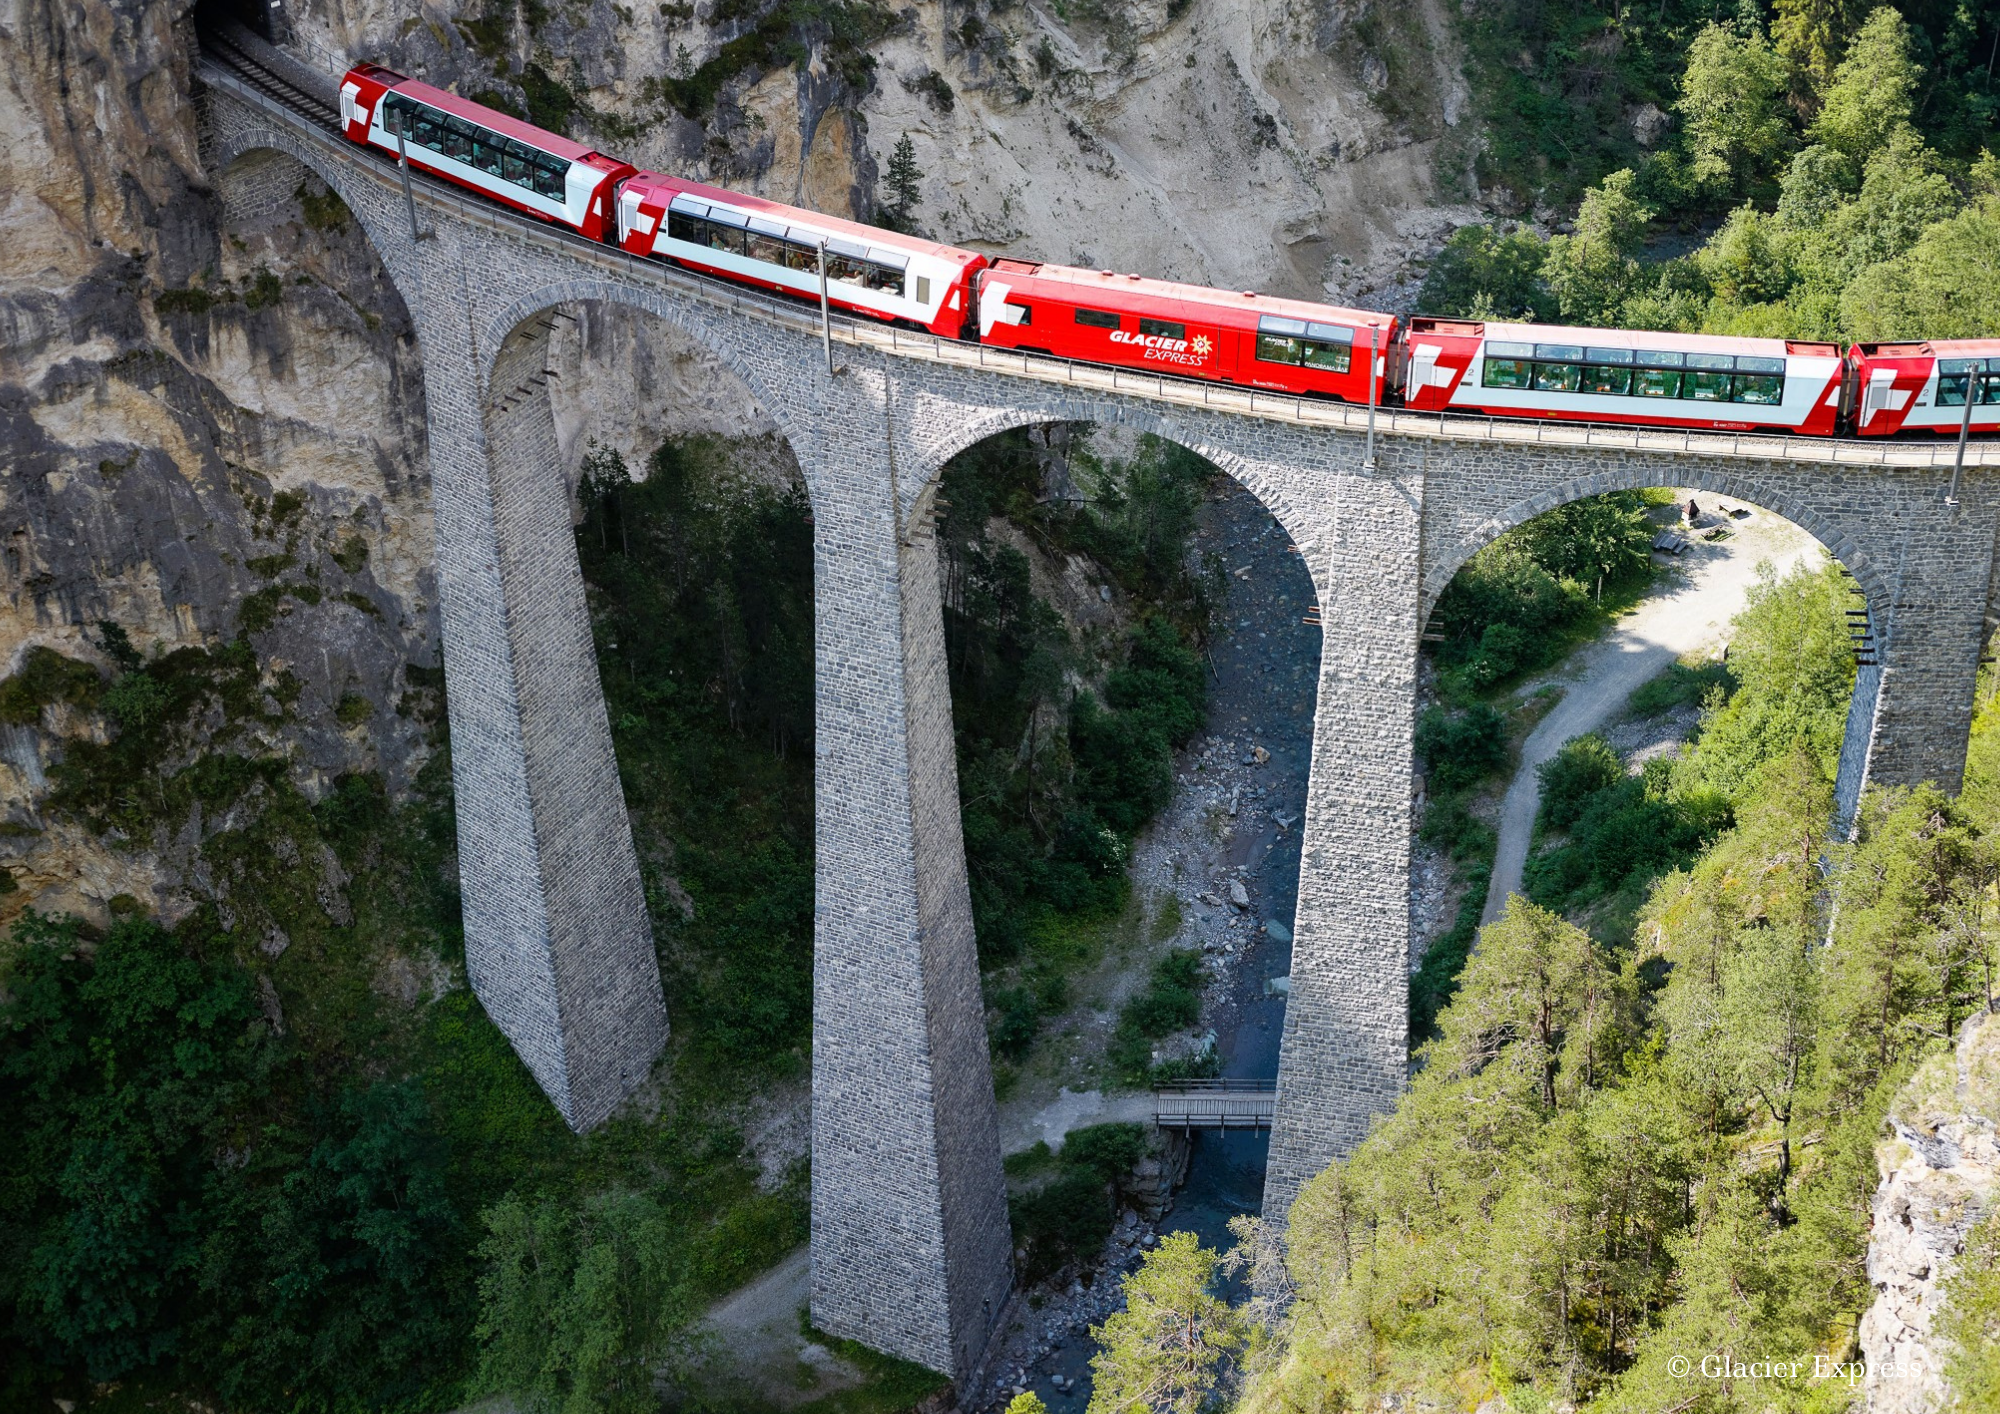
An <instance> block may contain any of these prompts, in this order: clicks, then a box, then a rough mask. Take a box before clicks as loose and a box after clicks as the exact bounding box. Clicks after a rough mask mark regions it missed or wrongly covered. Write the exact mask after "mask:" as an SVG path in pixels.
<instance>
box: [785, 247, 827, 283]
mask: <svg viewBox="0 0 2000 1414" xmlns="http://www.w3.org/2000/svg"><path fill="white" fill-rule="evenodd" d="M785 268H786V269H788V270H804V271H808V272H810V273H811V274H814V275H817V274H819V247H818V246H816V245H800V244H799V243H798V242H797V241H786V242H785Z"/></svg>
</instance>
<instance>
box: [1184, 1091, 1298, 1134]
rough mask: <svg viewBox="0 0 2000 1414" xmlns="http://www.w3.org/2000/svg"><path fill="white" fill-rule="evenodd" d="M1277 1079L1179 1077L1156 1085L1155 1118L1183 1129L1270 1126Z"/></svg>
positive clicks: (1267, 1127)
mask: <svg viewBox="0 0 2000 1414" xmlns="http://www.w3.org/2000/svg"><path fill="white" fill-rule="evenodd" d="M1277 1094H1278V1082H1277V1081H1275V1080H1235V1079H1224V1080H1175V1081H1170V1082H1168V1083H1166V1084H1162V1085H1155V1086H1154V1087H1153V1121H1154V1123H1156V1124H1158V1125H1159V1126H1160V1128H1162V1129H1178V1130H1180V1131H1181V1132H1182V1133H1187V1132H1188V1131H1190V1130H1196V1129H1269V1128H1270V1127H1271V1111H1272V1108H1273V1107H1274V1105H1275V1104H1276V1102H1277Z"/></svg>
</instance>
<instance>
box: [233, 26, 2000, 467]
mask: <svg viewBox="0 0 2000 1414" xmlns="http://www.w3.org/2000/svg"><path fill="white" fill-rule="evenodd" d="M200 39H201V42H202V49H201V62H200V63H199V64H198V66H197V74H198V76H199V77H200V78H201V80H202V81H203V82H204V83H205V84H207V85H208V86H209V87H211V88H213V89H218V90H220V91H223V92H227V93H230V94H232V95H233V96H235V97H236V98H238V99H240V100H242V101H245V102H247V103H249V104H250V105H251V106H252V107H255V108H260V109H263V110H265V111H267V112H270V113H272V114H273V115H274V116H277V117H279V118H280V119H282V120H283V121H285V122H286V123H288V124H289V125H291V126H292V127H293V128H295V129H297V128H303V129H304V130H305V133H306V135H308V136H310V138H311V139H312V140H313V141H314V142H315V143H316V145H318V146H320V147H321V148H322V149H323V150H324V154H325V155H326V156H327V157H328V158H329V159H331V160H333V161H336V162H339V163H340V164H342V165H343V166H345V167H347V168H348V169H349V170H352V171H355V172H358V173H361V174H363V175H365V176H366V177H367V178H368V179H369V180H372V181H375V182H377V183H380V184H382V185H385V186H390V187H397V188H400V186H401V183H402V181H403V180H404V178H403V176H402V175H401V174H400V173H399V171H398V169H397V165H396V163H395V162H394V161H393V160H391V159H389V158H387V157H386V156H384V155H381V154H378V153H376V152H374V151H373V150H371V149H366V148H362V147H359V146H357V145H355V144H353V143H350V142H348V141H347V140H346V139H345V138H344V137H342V136H341V135H340V132H339V129H338V127H337V125H336V114H335V110H334V109H333V107H332V106H331V104H330V103H329V102H328V101H327V100H326V99H323V98H321V97H319V96H318V95H316V94H314V93H312V92H311V90H310V89H309V88H308V87H307V86H306V85H305V84H304V83H302V82H299V81H298V80H296V79H295V78H293V77H291V76H288V75H286V74H284V73H282V72H280V71H279V69H278V68H276V67H275V66H274V65H272V64H271V63H269V62H266V61H265V60H263V59H261V58H259V57H258V56H257V55H256V54H254V53H252V52H251V48H250V46H247V45H246V44H244V43H243V42H241V41H240V40H239V39H238V38H236V37H234V36H232V35H229V34H224V33H219V32H216V31H213V30H206V29H205V30H203V31H202V32H201V34H200ZM280 53H281V54H282V51H280ZM282 57H283V59H284V61H285V62H287V63H290V64H297V65H299V67H300V69H301V71H302V72H305V73H311V74H313V75H314V76H315V77H317V78H319V79H321V80H323V81H324V82H326V83H327V84H329V85H331V84H334V83H336V82H337V81H338V80H337V78H336V77H335V76H334V75H332V74H319V73H318V71H317V70H314V69H312V67H311V66H310V65H307V64H305V63H303V61H300V60H298V59H297V58H295V57H294V56H291V55H289V54H283V55H282ZM408 180H409V183H410V187H411V190H412V193H413V195H414V196H415V198H416V199H417V200H418V201H419V202H420V203H422V204H423V205H424V206H425V207H427V208H429V209H431V210H433V211H449V212H450V213H452V214H453V215H454V216H455V217H457V218H459V219H462V220H466V221H470V222H472V223H473V224H476V225H479V226H481V227H484V228H485V229H487V230H489V231H492V232H494V233H496V234H498V235H500V236H502V237H504V238H506V239H509V240H513V241H516V242H519V243H520V244H523V245H530V246H540V247H541V248H543V249H544V250H555V251H560V252H562V253H563V254H565V255H567V256H570V257H572V258H574V259H577V260H579V261H582V262H585V263H587V264H591V265H595V266H597V267H599V268H603V269H609V270H615V271H617V272H618V273H620V274H622V275H625V276H627V277H636V278H639V279H644V280H650V281H652V282H655V283H657V284H658V285H660V286H663V287H665V288H668V289H671V290H673V291H675V292H676V293H677V294H680V295H682V296H685V297H686V298H689V299H693V300H696V301H699V302H701V303H704V304H708V305H712V306H719V307H722V308H726V309H728V310H730V311H732V312H734V313H738V314H742V315H745V316H748V317H750V318H753V319H757V320H760V321H762V322H765V323H769V324H773V325H778V326H782V327H785V328H788V329H791V330H793V331H796V332H802V333H807V334H811V335H813V336H817V335H818V334H819V332H820V317H819V314H818V312H817V311H816V310H811V309H809V308H806V307H803V306H798V305H794V304H792V303H791V302H789V301H786V300H782V299H778V298H775V297H772V296H769V295H765V294H761V293H759V292H755V291H751V290H746V289H744V288H742V287H740V286H737V285H733V284H731V283H729V282H728V281H725V280H718V279H714V278H712V277H709V276H705V275H700V274H697V273H695V272H693V271H690V270H685V269H682V268H680V267H678V266H673V265H668V264H665V263H663V262H661V261H657V260H651V259H646V258H643V257H639V256H633V255H630V254H628V253H626V252H625V251H622V250H620V249H618V248H616V247H613V246H607V245H602V244H599V243H598V242H595V241H591V240H587V239H585V238H584V237H582V236H579V235H574V234H572V233H570V232H567V231H565V230H562V229H561V228H560V227H555V226H545V225H543V224H542V223H540V222H537V221H533V220H531V219H529V218H527V217H522V216H517V215H515V214H513V213H510V212H508V211H506V210H505V209H504V208H501V207H499V206H496V205H492V204H489V203H486V202H480V201H476V200H473V199H470V198H468V197H466V196H465V195H464V194H463V193H461V192H460V191H459V190H458V189H457V188H456V187H453V186H451V185H449V184H448V183H445V182H441V181H438V180H436V179H434V178H432V177H429V176H427V175H425V174H423V173H422V172H419V171H417V170H415V169H414V168H413V169H412V170H411V171H410V173H409V174H408ZM831 324H832V336H833V339H834V341H835V342H836V343H840V344H844V345H848V346H851V347H856V348H867V349H873V350H878V351H880V352H883V353H886V354H891V355H894V356H896V357H900V358H909V359H920V360H924V361H927V362H932V363H941V364H946V365H954V366H958V367H963V368H976V369H981V370H984V371H987V372H991V373H999V374H1004V375H1007V376H1009V377H1016V378H1025V379H1029V380H1032V381H1034V382H1039V383H1053V384H1059V385H1063V386H1067V387H1074V388H1078V389H1082V390H1088V391H1091V392H1097V393H1116V394H1124V395H1127V396H1131V397H1138V398H1144V399H1147V400H1149V401H1153V402H1158V403H1162V404H1166V405H1168V406H1174V407H1186V408H1199V409H1204V410H1207V411H1213V412H1225V413H1233V414H1236V415H1239V416H1245V417H1254V418H1260V419H1265V420H1270V421H1276V422H1286V423H1292V424H1295V425H1299V426H1305V427H1318V428H1325V429H1327V430H1329V431H1341V432H1351V433H1362V432H1365V431H1366V430H1367V428H1368V424H1369V411H1368V409H1367V408H1365V407H1361V406H1358V405H1355V404H1350V403H1343V402H1336V401H1322V400H1317V399H1312V398H1302V397H1297V396H1293V395H1291V394H1277V393H1263V392H1257V391H1254V390H1252V389H1248V388H1243V387H1238V386H1235V385H1230V384H1214V383H1208V382H1203V381H1199V380H1195V379H1183V378H1173V377H1167V376H1164V375H1156V374H1143V373H1134V372H1132V371H1130V370H1126V369H1114V368H1106V367H1101V366H1099V365H1096V364H1089V363H1077V362H1073V361H1070V360H1067V359H1060V358H1051V357H1048V356H1045V355H1040V354H1026V353H1019V352H1015V351H1013V350H1007V349H998V348H994V347H991V346H989V345H985V344H976V343H964V342H960V341H958V340H954V339H947V338H941V337H939V336H938V335H935V334H929V333H921V332H917V331H914V330H908V329H901V328H897V327H895V326H892V325H886V324H877V323H873V322H871V321H862V320H855V319H851V318H847V317H845V316H838V315H836V316H834V317H833V318H832V320H831ZM1375 430H1376V432H1377V434H1378V435H1381V436H1395V437H1408V438H1416V439H1422V440H1430V441H1451V442H1484V443H1490V444H1497V445H1504V446H1509V447H1520V446H1535V445H1544V446H1548V447H1550V448H1552V449H1553V448H1562V449H1565V450H1576V449H1584V450H1590V449H1602V450H1604V451H1629V452H1645V453H1655V454H1661V455H1667V456H1673V455H1682V456H1701V457H1723V458H1730V459H1738V460H1754V461H1778V462H1793V463H1819V464H1823V465H1827V466H1841V467H1881V468H1911V469H1931V468H1936V467H1949V466H1950V465H1951V464H1952V463H1953V460H1954V458H1955V447H1954V446H1953V445H1952V444H1951V443H1948V442H1946V443H1940V444H1938V445H1929V444H1926V443H1924V442H1919V441H1885V440H1883V439H1877V438H1870V439H1867V440H1862V439H1858V438H1827V437H1785V436H1767V435H1762V434H1757V433H1732V432H1700V431H1694V430H1692V429H1688V430H1665V429H1657V428H1634V427H1621V426H1609V425H1594V424H1588V423H1573V422H1571V423H1563V422H1538V421H1529V420H1525V419H1523V420H1515V419H1506V418H1492V417H1481V416H1477V415H1468V414H1462V413H1440V412H1423V413H1417V412H1410V411H1408V410H1406V409H1402V408H1391V407H1384V408H1381V409H1379V410H1378V411H1377V413H1376V416H1375ZM1964 465H1966V466H1972V467H1985V466H2000V442H1975V443H1974V444H1973V445H1971V446H1970V447H1968V448H1967V449H1966V452H1965V460H1964Z"/></svg>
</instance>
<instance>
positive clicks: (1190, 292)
mask: <svg viewBox="0 0 2000 1414" xmlns="http://www.w3.org/2000/svg"><path fill="white" fill-rule="evenodd" d="M993 270H994V272H995V273H996V274H1001V275H1021V276H1027V277H1028V278H1030V279H1036V280H1053V281H1058V282H1060V283H1062V284H1065V285H1070V286H1072V287H1074V288H1075V290H1076V292H1077V295H1078V297H1079V298H1086V299H1089V300H1092V301H1093V302H1095V303H1097V304H1101V305H1103V306H1104V307H1105V308H1106V309H1107V310H1110V311H1112V312H1115V313H1119V314H1145V313H1148V312H1149V311H1151V310H1152V309H1153V308H1154V307H1155V306H1156V305H1157V303H1158V302H1159V301H1160V300H1175V301H1178V302H1180V303H1182V304H1194V305H1200V306H1202V307H1203V308H1205V309H1209V310H1213V311H1215V312H1216V313H1217V314H1235V315H1237V316H1238V317H1239V318H1240V319H1241V320H1242V321H1243V323H1244V326H1245V327H1248V328H1254V327H1256V321H1257V319H1258V318H1259V317H1260V316H1263V315H1277V316H1279V317H1281V318H1286V319H1302V320H1316V321H1320V322H1332V323H1339V324H1351V325H1353V326H1354V327H1356V328H1358V329H1369V328H1374V329H1385V330H1386V329H1389V328H1393V327H1394V325H1395V323H1396V316H1395V315H1393V314H1381V313H1378V312H1376V311H1374V310H1366V309H1344V308H1342V307H1340V306H1338V305H1330V304H1314V303H1312V302H1310V301H1308V300H1295V299H1280V298H1278V297H1277V296H1275V295H1260V294H1257V293H1255V292H1254V291H1251V290H1240V291H1239V290H1212V289H1210V288H1208V287H1207V286H1206V285H1183V284H1181V283H1179V282H1178V281H1175V280H1155V279H1152V278H1151V277H1149V276H1145V275H1121V274H1119V273H1118V272H1117V271H1114V270H1084V269H1081V268H1079V267H1077V266H1074V265H1046V264H1043V263H1041V262H1039V261H1033V260H996V261H994V262H993Z"/></svg>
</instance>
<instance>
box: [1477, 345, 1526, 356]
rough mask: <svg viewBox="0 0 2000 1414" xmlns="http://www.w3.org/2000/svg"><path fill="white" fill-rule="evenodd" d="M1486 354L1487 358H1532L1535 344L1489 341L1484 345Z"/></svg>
mask: <svg viewBox="0 0 2000 1414" xmlns="http://www.w3.org/2000/svg"><path fill="white" fill-rule="evenodd" d="M1486 356H1487V357H1488V358H1533V357H1534V356H1535V346H1534V345H1533V344H1502V343H1489V344H1488V345H1487V346H1486Z"/></svg>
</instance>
